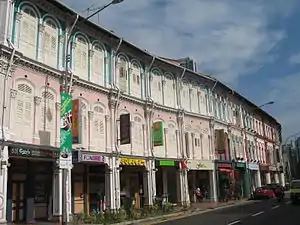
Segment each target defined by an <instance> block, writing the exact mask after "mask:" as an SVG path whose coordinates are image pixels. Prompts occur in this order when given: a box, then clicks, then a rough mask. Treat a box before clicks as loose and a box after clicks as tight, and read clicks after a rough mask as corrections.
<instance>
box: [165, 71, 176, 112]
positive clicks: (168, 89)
mask: <svg viewBox="0 0 300 225" xmlns="http://www.w3.org/2000/svg"><path fill="white" fill-rule="evenodd" d="M164 102H165V105H166V106H169V107H172V108H174V107H175V106H176V88H175V81H174V79H173V77H172V76H171V75H170V74H167V75H166V76H165V85H164Z"/></svg>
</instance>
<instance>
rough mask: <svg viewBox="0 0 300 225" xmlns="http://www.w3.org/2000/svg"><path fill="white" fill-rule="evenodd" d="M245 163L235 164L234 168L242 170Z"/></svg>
mask: <svg viewBox="0 0 300 225" xmlns="http://www.w3.org/2000/svg"><path fill="white" fill-rule="evenodd" d="M245 165H246V164H245V163H242V162H237V163H236V164H235V166H236V168H240V169H243V168H245Z"/></svg>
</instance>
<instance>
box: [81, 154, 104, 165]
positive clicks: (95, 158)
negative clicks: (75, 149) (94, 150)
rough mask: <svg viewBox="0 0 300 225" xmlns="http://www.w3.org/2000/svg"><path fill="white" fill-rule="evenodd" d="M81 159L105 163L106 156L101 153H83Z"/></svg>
mask: <svg viewBox="0 0 300 225" xmlns="http://www.w3.org/2000/svg"><path fill="white" fill-rule="evenodd" d="M81 161H82V162H98V163H103V162H104V156H101V155H90V154H85V153H82V154H81Z"/></svg>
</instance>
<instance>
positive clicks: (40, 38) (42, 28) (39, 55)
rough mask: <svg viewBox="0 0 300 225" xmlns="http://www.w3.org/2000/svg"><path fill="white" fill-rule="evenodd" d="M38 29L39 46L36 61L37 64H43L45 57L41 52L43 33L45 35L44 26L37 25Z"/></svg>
mask: <svg viewBox="0 0 300 225" xmlns="http://www.w3.org/2000/svg"><path fill="white" fill-rule="evenodd" d="M38 29H39V37H38V40H39V42H38V43H39V46H38V56H37V59H38V61H39V62H45V60H46V59H45V57H44V52H43V40H44V33H45V25H44V24H39V26H38Z"/></svg>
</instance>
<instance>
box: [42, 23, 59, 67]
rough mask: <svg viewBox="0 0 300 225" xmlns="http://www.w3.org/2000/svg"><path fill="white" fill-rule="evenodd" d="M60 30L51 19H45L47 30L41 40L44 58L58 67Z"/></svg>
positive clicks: (50, 64)
mask: <svg viewBox="0 0 300 225" xmlns="http://www.w3.org/2000/svg"><path fill="white" fill-rule="evenodd" d="M58 35H59V30H58V27H57V25H56V24H55V22H54V21H53V20H51V19H47V20H46V21H45V31H44V36H43V40H41V48H42V60H43V62H44V63H45V64H47V65H49V66H52V67H54V68H57V58H58Z"/></svg>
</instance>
